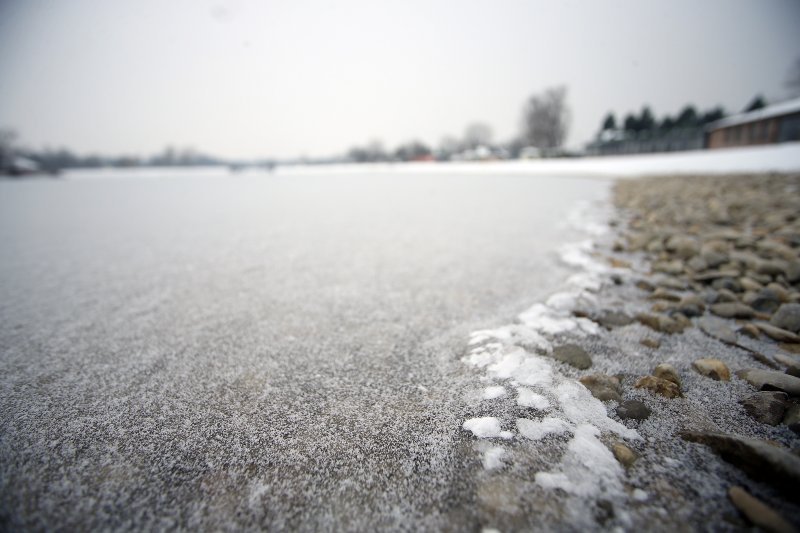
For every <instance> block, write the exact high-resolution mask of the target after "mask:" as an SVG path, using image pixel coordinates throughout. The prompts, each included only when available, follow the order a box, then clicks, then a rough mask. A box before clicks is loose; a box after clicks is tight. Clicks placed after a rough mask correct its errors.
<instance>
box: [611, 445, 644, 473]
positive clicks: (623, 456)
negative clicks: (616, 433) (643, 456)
mask: <svg viewBox="0 0 800 533" xmlns="http://www.w3.org/2000/svg"><path fill="white" fill-rule="evenodd" d="M611 451H612V452H613V453H614V457H616V458H617V461H619V462H620V464H621V465H622V466H624V467H625V468H630V467H631V465H633V463H635V462H636V459H638V458H639V457H638V456H637V455H636V452H634V451H633V450H631V449H630V448H628V447H627V446H625V445H624V444H622V443H621V442H615V443H614V444H613V445H612V446H611Z"/></svg>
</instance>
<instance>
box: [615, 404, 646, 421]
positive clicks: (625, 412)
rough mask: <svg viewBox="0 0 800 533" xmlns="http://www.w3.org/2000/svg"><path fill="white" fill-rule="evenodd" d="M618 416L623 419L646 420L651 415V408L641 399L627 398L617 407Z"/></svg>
mask: <svg viewBox="0 0 800 533" xmlns="http://www.w3.org/2000/svg"><path fill="white" fill-rule="evenodd" d="M617 416H618V417H620V418H622V419H623V420H624V419H629V418H630V419H633V420H645V419H646V418H647V417H649V416H650V408H649V407H647V405H646V404H645V403H644V402H640V401H639V400H625V401H624V402H622V403H621V404H620V405H619V406H618V407H617Z"/></svg>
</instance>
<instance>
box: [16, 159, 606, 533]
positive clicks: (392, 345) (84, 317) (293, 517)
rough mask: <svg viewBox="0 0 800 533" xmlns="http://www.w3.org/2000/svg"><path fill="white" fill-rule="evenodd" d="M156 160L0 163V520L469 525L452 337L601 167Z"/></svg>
mask: <svg viewBox="0 0 800 533" xmlns="http://www.w3.org/2000/svg"><path fill="white" fill-rule="evenodd" d="M168 174H169V173H168V172H159V171H152V170H150V171H148V179H143V178H141V176H135V175H130V173H127V174H126V173H121V172H120V173H118V175H117V176H116V178H114V177H113V176H105V178H108V179H100V178H96V179H82V178H88V177H91V174H88V175H80V174H71V175H70V176H69V179H66V180H38V181H22V182H2V183H0V221H1V223H0V249H2V250H3V253H2V255H0V350H2V360H1V361H0V424H2V440H0V468H2V470H1V471H0V483H2V485H1V487H2V489H0V491H1V492H0V503H2V505H0V507H2V508H3V509H4V511H3V513H4V516H3V517H2V519H3V521H4V523H6V524H12V525H15V526H27V527H47V528H52V527H56V526H58V527H66V528H68V529H72V528H76V527H77V528H84V529H96V528H101V527H114V528H119V527H122V528H133V529H152V528H157V527H170V526H172V525H181V526H184V527H194V526H198V525H200V526H202V527H203V528H204V529H216V528H223V529H224V528H236V529H239V528H242V527H260V526H268V527H270V528H282V527H290V528H298V527H300V528H303V529H319V528H336V529H342V528H356V529H371V528H374V527H403V526H408V527H442V526H443V525H445V524H450V525H451V526H456V527H458V526H459V525H460V526H463V527H474V523H473V514H472V510H471V509H472V505H473V500H474V492H475V491H474V487H472V486H471V484H472V483H473V480H472V479H471V478H470V476H469V472H470V468H467V467H466V463H469V464H472V463H474V461H475V457H474V453H472V451H471V448H470V446H471V441H472V439H471V438H470V437H469V436H467V435H465V434H464V432H463V431H462V430H461V423H462V421H463V410H464V401H463V398H464V394H465V393H466V391H467V388H468V387H469V386H472V385H473V384H474V380H475V377H474V375H473V374H471V373H470V370H469V368H467V367H466V366H465V365H464V364H463V363H461V362H460V361H459V358H460V357H461V356H462V355H464V353H465V349H466V342H467V340H468V334H469V332H470V331H472V330H474V329H479V328H482V327H490V326H494V325H498V324H503V323H508V322H509V321H511V320H512V319H513V317H514V316H515V315H516V314H517V313H518V312H519V311H520V310H522V309H524V308H526V307H528V306H529V305H530V304H531V303H532V302H535V301H538V300H540V299H542V298H544V297H546V296H547V295H548V294H550V293H552V292H553V291H554V290H555V289H557V288H558V285H559V283H561V282H562V281H563V280H564V279H565V277H566V276H567V274H568V273H569V272H570V271H569V270H568V269H566V268H565V267H564V266H562V265H561V264H560V263H559V260H558V256H557V253H556V250H557V248H558V247H559V246H560V245H561V244H563V243H564V242H569V241H574V240H576V239H578V238H582V237H585V236H584V235H583V234H582V233H581V232H580V231H579V230H577V229H576V228H575V227H573V226H574V225H575V224H574V220H573V224H572V225H571V224H570V223H569V222H568V219H569V218H570V217H569V216H568V215H569V213H570V212H571V211H572V212H574V209H575V207H576V206H578V205H581V204H582V205H592V204H593V203H597V202H598V201H601V200H604V199H605V198H606V195H607V193H608V190H609V186H610V182H609V181H605V180H598V179H591V178H579V177H548V176H546V175H542V176H535V177H524V176H514V175H504V174H494V173H492V172H491V171H489V172H484V173H482V174H474V173H473V174H466V175H465V174H458V173H448V174H439V175H434V174H430V175H429V174H426V173H424V172H416V173H410V174H406V175H403V174H396V173H391V172H376V173H364V172H361V173H359V174H349V175H348V174H346V173H340V174H337V175H325V174H319V173H317V174H316V175H311V174H307V175H303V174H302V173H296V174H295V175H281V174H277V175H268V174H246V175H238V176H232V175H229V174H228V173H227V171H213V170H211V171H209V170H203V171H198V172H195V173H185V172H179V173H178V174H181V176H170V175H168ZM465 450H466V451H467V452H469V453H465Z"/></svg>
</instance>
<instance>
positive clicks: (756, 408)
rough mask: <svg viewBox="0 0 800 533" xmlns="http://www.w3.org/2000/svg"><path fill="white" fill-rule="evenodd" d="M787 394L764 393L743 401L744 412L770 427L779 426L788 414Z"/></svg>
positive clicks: (776, 392) (758, 393)
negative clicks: (785, 414) (786, 413)
mask: <svg viewBox="0 0 800 533" xmlns="http://www.w3.org/2000/svg"><path fill="white" fill-rule="evenodd" d="M786 399H787V396H786V393H785V392H778V391H762V392H757V393H755V394H753V395H752V396H749V397H747V398H745V399H744V400H742V401H741V402H739V403H741V404H742V407H744V410H745V411H747V414H749V415H750V416H751V417H753V418H754V419H755V420H757V421H759V422H761V423H762V424H769V425H770V426H777V425H778V424H780V423H781V421H782V420H783V415H784V413H785V412H786V407H787V403H786Z"/></svg>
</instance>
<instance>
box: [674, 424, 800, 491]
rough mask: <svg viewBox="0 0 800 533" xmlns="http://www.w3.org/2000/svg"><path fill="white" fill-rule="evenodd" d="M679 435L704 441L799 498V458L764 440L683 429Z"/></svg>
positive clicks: (692, 439)
mask: <svg viewBox="0 0 800 533" xmlns="http://www.w3.org/2000/svg"><path fill="white" fill-rule="evenodd" d="M680 436H681V438H683V439H684V440H687V441H689V442H696V443H699V444H705V445H706V446H709V447H710V448H711V449H712V450H714V451H715V452H716V453H718V454H719V455H720V456H721V457H722V458H723V459H724V460H725V461H728V462H729V463H731V464H733V465H735V466H736V467H738V468H739V469H741V470H743V471H744V472H746V473H747V474H749V475H750V476H752V477H753V478H755V479H759V480H762V481H764V482H766V483H768V484H770V485H773V486H776V487H778V488H780V489H784V491H785V492H784V494H785V495H786V496H788V497H791V498H793V499H795V500H800V492H798V491H797V487H798V485H800V457H798V456H796V455H795V454H793V453H791V452H788V451H786V450H784V449H782V448H778V447H776V446H773V445H772V444H769V443H767V442H765V441H762V440H758V439H749V438H746V437H739V436H736V435H726V434H724V433H714V432H697V431H684V432H682V433H681V434H680Z"/></svg>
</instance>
